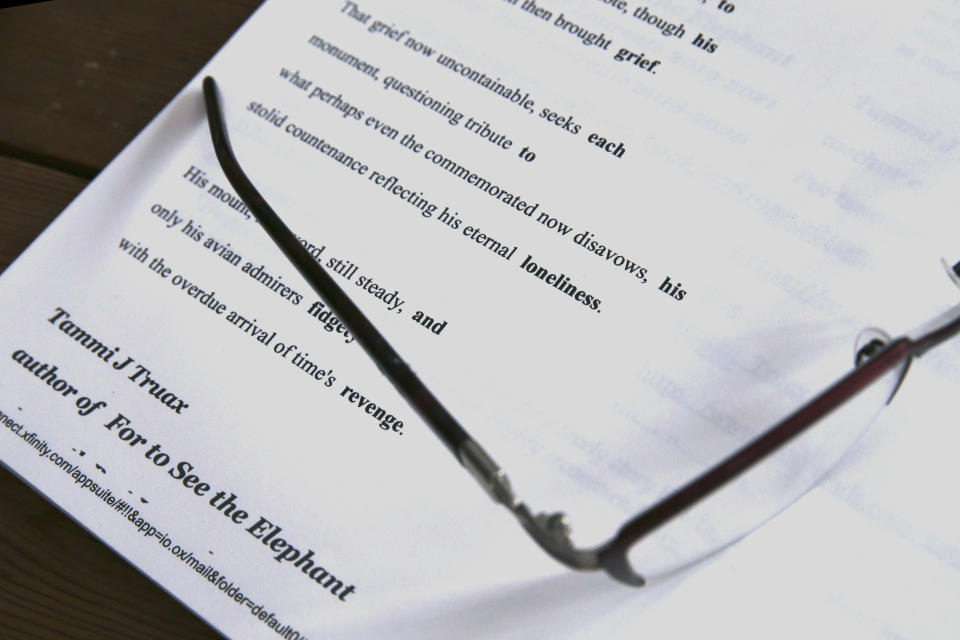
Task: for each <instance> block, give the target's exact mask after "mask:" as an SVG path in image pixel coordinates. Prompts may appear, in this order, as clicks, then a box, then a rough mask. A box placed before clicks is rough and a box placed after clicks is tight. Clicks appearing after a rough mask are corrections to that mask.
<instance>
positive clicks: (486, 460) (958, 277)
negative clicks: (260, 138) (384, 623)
mask: <svg viewBox="0 0 960 640" xmlns="http://www.w3.org/2000/svg"><path fill="white" fill-rule="evenodd" d="M203 94H204V100H205V104H206V111H207V119H208V122H209V125H210V135H211V138H212V139H213V146H214V149H215V151H216V156H217V160H218V161H219V163H220V166H221V167H222V169H223V172H224V174H225V175H226V176H227V178H228V180H229V181H230V184H231V185H233V188H234V189H235V190H236V191H237V194H238V195H239V196H240V197H241V198H242V199H243V201H244V202H245V203H246V204H247V206H248V207H249V208H250V211H251V212H253V214H254V215H255V216H256V218H257V220H258V221H259V222H260V225H261V226H262V227H263V228H264V229H265V230H266V231H267V233H268V234H269V235H270V237H271V238H272V239H273V241H274V242H275V243H276V244H277V246H278V247H279V248H280V249H281V250H282V251H283V253H284V255H285V256H286V257H287V258H288V259H289V260H290V262H292V263H293V265H294V266H295V267H296V268H297V270H298V271H299V272H300V274H301V275H302V276H303V277H304V278H305V279H306V281H307V282H308V283H309V284H310V285H311V286H312V287H313V289H314V290H315V291H316V292H317V294H318V295H319V296H320V297H321V298H322V299H323V300H324V302H326V303H327V304H328V305H329V306H330V308H331V309H333V311H334V312H335V313H336V315H337V316H339V318H340V319H341V320H342V321H343V322H344V324H345V325H346V326H347V327H348V328H349V329H350V331H351V332H352V333H353V335H354V336H355V337H356V340H357V342H359V343H360V344H361V345H362V346H363V348H364V350H365V351H366V352H367V354H368V355H369V356H370V357H371V358H372V359H373V361H374V362H375V363H376V364H377V367H378V368H379V369H380V371H381V372H382V373H383V374H384V375H385V376H386V377H387V378H388V379H389V380H390V382H392V383H393V385H394V386H395V387H396V389H397V390H398V391H399V392H400V394H401V395H402V396H403V397H404V398H405V399H406V401H407V402H408V403H409V404H410V406H411V407H413V409H414V410H415V411H416V412H417V413H418V414H419V415H420V417H421V418H423V420H424V421H425V422H426V423H427V425H428V426H429V427H430V428H431V429H432V430H433V432H434V433H435V434H436V436H437V437H438V438H440V440H441V441H442V442H443V443H444V444H445V445H446V446H447V448H448V449H450V451H451V453H453V455H454V456H455V457H456V458H457V460H459V462H460V464H461V465H462V466H463V467H465V468H466V469H467V470H468V471H469V472H470V473H471V474H472V475H473V477H474V478H475V479H476V480H477V482H478V483H479V484H480V485H481V486H482V487H483V488H484V489H485V490H486V491H487V493H488V494H489V495H490V497H491V498H493V500H494V501H495V502H497V503H499V504H501V505H503V506H504V507H506V508H507V509H508V510H509V511H510V512H511V513H513V515H514V516H515V517H516V518H517V520H518V521H519V522H520V524H521V525H522V526H523V528H524V529H525V530H526V531H527V533H528V534H530V536H531V537H532V538H533V539H534V540H535V541H536V542H537V544H539V545H540V547H542V548H543V550H544V551H546V552H547V553H548V554H549V555H550V556H552V557H553V558H555V559H556V560H558V561H559V562H561V563H562V564H564V565H566V566H567V567H570V568H572V569H579V570H597V569H603V570H605V571H606V572H607V573H608V574H609V575H610V576H612V577H613V578H615V579H616V580H618V581H620V582H623V583H626V584H629V585H635V586H641V585H643V584H644V583H645V578H644V575H650V573H649V572H648V571H647V570H646V569H645V568H644V567H645V566H648V563H650V562H651V559H650V558H648V557H647V556H645V552H644V551H643V548H644V546H645V544H644V543H645V542H646V541H647V540H648V539H649V538H651V537H652V536H654V535H655V534H658V533H659V532H660V531H661V530H670V532H671V537H670V538H669V541H667V542H666V543H661V546H660V547H658V548H657V551H656V552H655V553H657V554H661V553H663V554H666V555H669V556H670V557H671V558H672V559H674V560H673V562H674V564H673V565H672V566H673V567H674V568H677V567H679V566H682V565H684V564H689V563H690V562H692V561H695V560H696V559H698V558H700V557H703V556H705V555H708V554H709V553H712V552H714V551H716V550H717V549H719V548H722V547H724V546H726V545H728V544H730V543H732V542H734V541H735V540H737V539H739V538H740V537H742V536H743V535H745V534H746V533H748V532H749V531H751V530H752V529H754V528H755V527H756V526H758V525H760V524H762V523H763V522H764V521H766V520H767V519H769V518H770V517H772V516H773V515H775V514H776V513H777V512H779V511H780V510H782V509H783V508H784V507H786V506H787V505H788V504H790V503H791V502H792V501H793V500H795V499H796V498H798V497H799V496H800V495H802V494H803V493H804V492H805V491H807V490H808V489H809V488H810V487H811V486H813V485H814V484H815V483H816V482H817V481H818V480H819V479H820V477H821V476H822V475H823V473H825V472H826V471H827V469H828V468H829V467H830V466H831V465H832V463H833V462H834V461H836V459H838V458H839V457H840V455H842V453H843V452H844V451H845V450H846V449H847V448H848V447H849V445H850V444H852V442H853V441H854V440H855V439H856V437H857V436H858V435H859V434H860V433H862V432H863V431H864V430H865V429H866V428H867V427H868V426H869V425H870V424H871V423H872V421H873V419H874V418H875V417H876V415H877V414H878V413H879V412H880V411H881V410H882V409H883V407H884V406H886V405H887V404H889V402H890V401H891V400H892V399H893V397H894V395H895V394H896V392H897V389H898V388H899V387H900V384H901V383H902V381H903V379H904V377H905V376H906V374H907V370H908V368H909V365H910V362H911V360H912V359H913V358H915V357H918V356H920V355H922V354H924V353H925V352H926V351H928V350H929V349H931V348H933V347H935V346H937V345H939V344H941V343H942V342H944V341H946V340H948V339H949V338H951V337H953V336H955V335H957V334H958V333H960V305H957V306H954V307H953V308H951V309H949V310H948V311H946V312H944V313H942V314H941V315H939V316H937V317H935V318H934V319H932V320H931V321H929V322H927V323H926V324H924V325H922V326H921V327H919V328H918V329H917V330H915V331H912V332H910V333H908V334H906V335H904V336H902V337H899V338H896V339H891V338H890V337H889V336H887V335H886V334H885V333H883V332H882V331H879V330H876V329H870V330H866V331H864V332H862V333H861V334H860V336H859V338H858V339H857V343H856V345H855V347H854V368H853V369H852V370H851V371H850V372H849V373H847V374H846V375H845V376H844V377H842V378H840V379H839V380H838V381H837V382H835V383H834V384H833V385H831V386H830V387H828V388H827V389H825V390H824V391H822V392H821V393H820V394H819V395H817V396H816V397H814V398H813V399H812V400H810V401H808V402H807V403H806V404H804V405H802V406H801V407H800V408H799V409H797V410H796V411H794V412H793V413H791V414H790V415H788V416H787V417H786V418H784V419H782V420H781V421H780V422H778V423H776V424H775V425H773V426H772V427H770V428H768V429H767V430H765V431H763V432H761V433H760V434H759V435H758V436H756V437H755V438H753V439H752V440H750V441H749V442H747V443H746V444H745V445H743V446H742V447H741V448H740V449H738V450H737V451H735V452H734V453H732V454H730V455H728V456H727V457H726V458H723V459H721V460H720V462H718V463H716V464H714V466H712V467H710V468H708V469H707V470H706V471H704V472H703V473H701V474H700V475H699V476H696V477H694V478H693V479H692V480H690V481H688V482H687V483H686V484H684V485H682V486H680V488H678V489H677V490H675V491H674V492H672V493H670V494H667V495H666V497H664V498H662V499H661V500H659V501H658V502H656V503H655V504H653V506H651V507H649V508H647V509H646V510H645V511H642V512H641V513H639V514H638V515H636V516H634V517H633V518H631V519H630V520H628V521H627V522H626V523H625V524H623V525H622V526H621V527H620V529H619V531H617V533H616V534H615V535H614V536H613V537H612V538H611V539H610V540H608V541H607V542H605V543H603V544H601V545H599V546H597V547H594V548H586V549H581V548H577V547H576V546H575V545H574V543H573V541H572V540H571V537H570V533H571V530H570V527H569V525H568V524H567V521H566V516H565V515H564V514H563V513H549V514H548V513H534V512H533V511H532V510H531V509H530V508H529V507H528V506H527V505H526V504H525V503H523V502H521V501H520V499H519V498H518V497H517V496H516V494H514V492H513V489H512V488H511V486H510V481H509V479H508V478H507V475H506V473H505V472H504V471H503V469H501V468H500V467H499V465H497V463H496V462H494V460H493V458H491V457H490V455H489V454H487V452H486V451H485V450H484V449H483V448H482V447H481V446H480V445H479V444H478V443H477V441H476V440H475V439H474V438H473V437H472V436H471V435H470V434H469V433H467V431H466V430H465V429H464V428H463V427H462V426H461V425H460V423H459V422H457V420H456V419H455V418H454V417H453V416H452V415H451V414H450V413H449V412H448V411H447V410H446V409H445V408H444V407H443V405H442V404H440V402H439V400H437V398H436V397H435V396H434V395H433V393H432V392H431V391H430V390H429V389H427V387H426V386H425V385H424V384H423V382H421V381H420V379H419V378H418V377H417V375H416V374H415V373H414V372H413V371H412V369H411V368H410V367H409V366H408V365H407V364H406V363H405V362H404V361H403V360H402V359H401V358H400V356H399V355H398V354H397V352H396V351H395V350H394V349H393V347H391V346H390V344H389V343H388V342H387V341H386V339H385V338H384V337H383V335H382V334H381V333H380V332H379V331H378V330H377V329H376V328H375V327H374V326H373V324H372V323H371V322H370V321H369V320H368V319H367V317H366V316H364V314H363V313H362V312H361V311H360V309H359V308H358V307H357V306H356V305H355V304H354V303H353V302H352V301H351V300H350V298H349V297H348V296H347V294H346V293H344V291H343V290H342V289H341V288H340V286H339V285H337V283H336V282H334V280H333V278H332V277H331V276H330V275H328V274H327V273H326V272H325V271H324V270H323V268H322V267H321V266H320V265H319V264H318V262H317V261H316V260H314V258H313V257H312V256H311V255H310V254H309V253H307V251H306V249H304V247H303V246H302V245H301V244H300V243H299V242H298V241H297V239H296V237H295V236H294V235H293V233H291V231H290V229H288V228H287V226H286V225H285V224H284V223H283V221H282V220H281V219H280V218H279V217H278V216H277V214H276V213H275V212H274V211H273V209H272V208H271V207H270V205H269V204H267V201H266V200H265V199H264V198H263V196H261V195H260V193H259V192H258V191H257V190H256V188H254V186H253V184H252V183H251V182H250V180H249V179H248V178H247V176H246V174H244V172H243V170H242V169H241V168H240V165H239V163H238V162H237V159H236V157H235V155H234V153H233V149H232V148H231V146H230V141H229V138H228V136H227V130H226V127H225V124H224V121H223V117H222V114H221V110H220V100H219V95H218V91H217V85H216V82H215V81H214V79H213V78H211V77H206V78H204V80H203ZM943 264H944V267H946V269H947V273H948V275H949V277H950V278H951V280H952V281H953V282H954V284H956V285H957V286H958V287H960V263H957V264H956V265H954V266H953V267H952V268H951V267H949V266H948V265H947V263H945V262H944V263H943ZM814 426H816V427H817V429H813V428H812V427H814ZM813 432H816V433H818V434H819V435H818V437H821V438H823V439H824V442H825V449H824V451H825V453H823V455H820V454H818V455H816V456H813V457H812V459H810V460H809V461H808V462H809V464H807V467H808V468H812V469H813V471H811V472H807V473H797V472H796V471H795V469H790V468H779V467H778V466H777V464H776V459H777V457H778V456H780V455H785V454H784V451H786V450H788V449H789V447H790V446H792V445H794V444H795V441H796V440H797V436H799V435H801V434H807V438H811V437H812V435H810V434H811V433H813ZM800 440H805V439H800ZM737 484H741V485H742V486H743V487H746V495H748V496H752V498H751V499H747V500H744V499H743V498H742V496H738V498H737V499H736V500H735V501H733V502H731V500H730V499H729V494H728V489H729V488H730V487H731V486H733V485H737ZM698 512H700V513H698ZM711 518H713V520H711ZM659 560H660V558H654V561H659ZM654 563H657V562H654Z"/></svg>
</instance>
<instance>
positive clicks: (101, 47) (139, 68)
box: [0, 0, 260, 639]
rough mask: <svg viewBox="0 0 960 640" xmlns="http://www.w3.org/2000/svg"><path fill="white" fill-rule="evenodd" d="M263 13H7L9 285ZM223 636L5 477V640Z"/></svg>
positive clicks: (4, 92) (1, 221)
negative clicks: (41, 240)
mask: <svg viewBox="0 0 960 640" xmlns="http://www.w3.org/2000/svg"><path fill="white" fill-rule="evenodd" d="M259 4H260V2H259V0H203V1H201V0H161V1H158V0H151V1H146V0H123V2H118V1H116V0H113V1H108V0H56V1H53V2H42V3H35V4H30V5H24V6H19V7H13V8H8V9H3V10H0V80H2V82H0V271H2V270H4V269H6V267H7V266H8V265H9V264H10V262H11V261H12V260H13V259H14V258H15V257H16V256H17V255H18V254H19V253H20V252H21V251H23V250H24V249H25V248H26V247H27V246H29V244H30V242H32V241H33V239H34V238H35V237H36V236H37V235H38V234H39V233H40V232H41V231H42V230H43V229H44V228H45V227H46V226H47V225H48V224H49V223H50V222H51V221H52V220H53V219H54V218H55V217H56V215H57V214H58V213H59V212H60V211H61V210H62V209H63V208H64V207H65V206H66V205H67V204H68V203H69V202H70V201H71V200H72V199H73V198H74V197H76V195H77V194H78V193H79V192H80V191H81V190H82V189H83V187H84V186H85V185H86V184H87V183H88V182H89V181H90V180H91V179H92V178H93V177H95V176H96V174H97V173H98V172H99V171H100V170H101V169H102V168H103V167H104V166H106V164H107V163H108V162H109V161H110V160H111V159H112V158H113V156H115V155H116V154H117V153H118V152H119V151H120V150H121V149H122V148H123V147H124V145H126V144H127V142H129V141H130V140H131V139H132V138H133V136H134V135H135V134H136V133H137V132H138V131H140V129H142V128H143V127H144V126H145V125H146V124H147V123H148V122H149V121H150V119H151V118H153V116H154V115H156V113H157V112H158V111H159V110H160V109H161V108H162V107H163V106H164V105H165V104H166V103H167V102H168V101H169V100H170V99H171V98H172V97H173V96H174V95H175V94H176V92H177V91H179V89H180V88H181V87H182V86H183V85H184V84H186V82H187V81H188V80H189V79H190V78H191V77H192V76H193V75H194V74H195V73H196V72H197V71H198V70H199V69H200V67H201V66H202V65H203V64H204V62H206V60H207V59H208V58H209V57H210V56H212V55H213V54H214V53H215V52H216V51H217V49H218V48H220V47H221V46H222V45H223V44H224V43H225V42H226V40H227V39H228V38H229V37H230V34H231V33H233V32H234V31H235V30H236V29H237V28H239V26H240V25H241V24H242V23H243V21H244V20H245V19H246V18H247V17H248V16H249V15H250V14H251V13H252V12H253V10H254V9H255V8H256V7H257V6H258V5H259ZM218 637H220V635H219V634H218V633H216V632H215V631H214V630H213V629H211V628H210V627H209V626H207V625H206V624H205V623H204V622H203V621H201V620H200V619H198V618H197V617H196V616H194V615H193V614H192V613H191V612H190V611H188V610H187V609H186V608H185V607H183V606H182V605H181V604H179V603H178V602H177V601H176V600H174V599H173V598H171V597H170V596H169V595H168V594H166V593H165V592H164V591H163V590H161V589H160V588H159V587H157V586H156V585H155V584H154V583H153V582H151V581H150V580H149V579H147V578H146V577H144V576H143V575H142V574H141V573H140V572H139V571H138V570H136V569H134V568H133V567H132V566H130V565H129V564H128V563H126V562H125V561H124V560H122V559H121V558H120V557H119V556H117V555H116V554H115V553H113V551H111V550H110V549H108V548H107V547H106V546H105V545H103V544H102V543H101V542H99V541H98V540H96V539H95V538H93V537H92V536H91V535H90V534H88V533H87V532H86V531H85V530H84V529H83V528H81V527H80V526H78V525H77V524H76V523H74V522H73V521H72V520H71V519H70V518H69V517H68V516H66V515H65V514H63V513H62V512H60V511H59V510H58V509H57V508H56V507H54V506H52V505H51V504H50V503H49V502H47V501H46V500H45V499H44V498H43V497H41V496H40V495H39V494H37V493H36V492H34V491H33V490H32V489H30V488H29V487H28V486H27V485H25V484H24V483H23V482H21V481H20V480H19V479H18V478H17V477H15V476H13V475H12V474H10V473H9V472H8V471H6V470H5V469H3V468H0V638H3V639H7V638H10V639H20V638H91V639H93V638H96V639H101V638H103V639H112V638H218Z"/></svg>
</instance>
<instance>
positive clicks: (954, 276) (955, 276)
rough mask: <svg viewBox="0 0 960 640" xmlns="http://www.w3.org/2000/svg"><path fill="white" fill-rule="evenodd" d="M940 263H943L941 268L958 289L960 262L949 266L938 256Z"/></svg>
mask: <svg viewBox="0 0 960 640" xmlns="http://www.w3.org/2000/svg"><path fill="white" fill-rule="evenodd" d="M940 264H942V265H943V268H944V270H945V271H946V272H947V277H948V278H950V281H951V282H953V284H955V285H957V288H958V289H960V262H958V263H957V264H955V265H953V266H952V267H951V266H950V263H948V262H947V261H946V260H944V259H943V258H940Z"/></svg>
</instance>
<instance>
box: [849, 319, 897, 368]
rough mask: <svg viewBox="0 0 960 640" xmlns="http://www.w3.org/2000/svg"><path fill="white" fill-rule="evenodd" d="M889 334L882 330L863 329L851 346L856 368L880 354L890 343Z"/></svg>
mask: <svg viewBox="0 0 960 640" xmlns="http://www.w3.org/2000/svg"><path fill="white" fill-rule="evenodd" d="M890 340H891V338H890V334H888V333H887V332H886V331H883V330H882V329H877V328H870V329H864V330H863V331H861V332H860V335H858V336H857V341H856V342H855V343H854V345H853V364H854V365H855V366H857V367H859V366H860V365H862V364H863V363H864V362H866V361H867V360H869V359H870V358H872V357H873V356H875V355H877V354H878V353H880V351H882V350H883V348H884V347H885V346H887V345H888V344H889V343H890Z"/></svg>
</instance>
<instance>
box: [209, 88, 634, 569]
mask: <svg viewBox="0 0 960 640" xmlns="http://www.w3.org/2000/svg"><path fill="white" fill-rule="evenodd" d="M203 97H204V103H205V105H206V111H207V120H208V123H209V125H210V137H211V138H212V140H213V148H214V150H215V152H216V155H217V160H218V162H219V163H220V166H221V168H222V169H223V172H224V174H225V175H226V176H227V180H229V181H230V184H231V185H232V186H233V188H234V189H235V190H236V192H237V195H239V196H240V197H241V198H242V199H243V201H244V202H245V203H246V205H247V206H248V207H249V208H250V211H252V212H253V214H254V216H255V217H256V219H257V221H258V222H259V223H260V225H261V226H262V227H263V228H264V230H265V231H266V232H267V234H268V235H269V236H270V237H271V239H273V241H274V242H275V243H276V245H277V246H278V247H279V248H280V250H281V251H282V252H283V254H284V255H285V256H286V257H287V259H288V260H289V261H290V262H292V263H293V265H294V266H295V267H296V268H297V270H298V271H299V272H300V274H301V275H302V276H303V277H304V279H305V280H306V281H307V282H308V283H309V284H310V286H311V287H313V289H314V290H315V291H316V292H317V294H318V295H319V296H320V297H321V298H323V300H324V301H325V302H326V303H327V304H328V305H329V306H330V308H331V309H333V310H334V312H335V313H336V314H337V316H338V317H339V318H340V320H342V321H343V323H344V324H345V325H346V326H347V328H349V329H350V331H351V333H353V335H354V336H355V337H356V340H357V342H359V343H360V345H361V346H362V347H363V349H364V350H365V351H366V352H367V355H369V356H370V358H371V359H373V361H374V363H376V365H377V367H378V368H379V369H380V371H381V373H383V375H384V376H386V377H387V379H388V380H390V382H391V383H393V385H394V387H396V389H397V391H399V392H400V395H402V396H403V397H404V399H406V400H407V402H408V403H410V406H412V407H413V408H414V409H415V410H416V412H417V413H418V414H419V415H420V417H421V418H423V420H424V422H426V423H427V425H428V426H429V427H430V429H431V430H432V431H433V432H434V433H435V434H436V435H437V437H438V438H440V440H441V441H442V442H443V443H444V444H445V445H446V446H447V448H448V449H449V450H450V452H451V453H453V455H454V457H456V458H457V460H458V461H459V462H460V464H461V465H463V466H464V467H465V468H466V469H467V470H468V471H469V472H470V473H471V475H473V477H474V478H475V479H476V480H477V482H478V483H479V484H480V485H481V486H482V487H483V488H484V490H486V492H487V494H488V495H489V496H490V497H491V498H492V499H493V500H494V501H495V502H498V503H500V504H502V505H503V506H505V507H507V509H509V510H510V511H511V512H512V513H513V514H514V516H515V517H516V518H517V519H518V520H519V521H520V524H521V525H522V526H523V528H524V529H525V530H526V531H527V533H529V534H530V536H531V537H532V538H533V539H534V540H535V541H536V542H537V543H538V544H539V545H540V546H541V547H542V548H543V549H544V551H546V552H547V553H548V554H550V555H551V556H552V557H554V558H555V559H556V560H558V561H560V562H562V563H563V564H565V565H567V566H568V567H571V568H574V569H599V568H600V563H599V559H598V557H597V553H596V551H595V550H579V549H576V548H575V547H574V546H573V544H572V542H571V541H570V537H569V527H567V525H566V522H565V517H564V516H563V514H551V515H546V514H537V515H534V514H533V513H532V512H531V511H530V509H529V508H528V507H527V506H526V505H525V504H524V503H522V502H520V500H519V499H518V498H517V497H516V495H515V494H514V493H513V489H512V488H511V486H510V480H509V479H508V478H507V475H506V473H505V472H504V471H503V469H501V468H500V466H499V465H498V464H497V463H496V462H495V461H494V460H493V459H492V458H491V457H490V456H489V455H488V454H487V452H486V451H485V450H484V449H483V448H482V447H481V446H480V445H479V444H478V443H477V442H476V441H475V440H474V439H473V438H472V437H471V436H470V434H469V433H467V431H466V430H465V429H464V428H463V427H462V426H461V425H460V423H459V422H457V420H456V419H455V418H454V417H453V416H452V415H451V414H450V412H449V411H447V409H446V408H445V407H444V406H443V405H442V404H440V401H439V400H438V399H437V398H436V396H434V395H433V393H432V392H431V391H430V390H429V389H428V388H427V387H426V385H424V384H423V382H422V381H421V380H420V378H419V377H418V376H417V375H416V374H415V373H414V372H413V370H412V369H411V368H410V367H409V365H407V364H406V363H405V362H404V361H403V359H401V358H400V356H399V354H398V353H397V352H396V350H394V348H393V347H392V346H391V345H390V343H388V342H387V340H386V338H384V337H383V335H382V334H381V333H380V332H379V331H378V330H377V329H376V327H374V326H373V323H371V322H370V321H369V320H368V319H367V317H366V316H365V315H364V314H363V312H362V311H360V309H359V308H358V307H357V306H356V305H355V304H354V303H353V301H352V300H351V299H350V298H349V296H347V294H346V293H344V291H343V290H342V289H341V288H340V286H339V285H338V284H337V283H336V282H334V280H333V278H331V277H330V275H328V274H327V272H326V271H324V270H323V268H322V267H321V266H320V265H319V264H318V263H317V261H316V260H314V258H313V256H311V255H310V254H309V253H307V250H306V249H305V248H304V247H303V246H302V245H301V244H300V243H299V242H298V241H297V239H296V237H295V236H294V235H293V233H292V232H291V231H290V229H289V228H288V227H287V225H286V224H284V222H283V221H282V220H281V219H280V217H279V216H278V215H277V214H276V212H275V211H274V210H273V208H272V207H271V206H270V205H269V204H268V203H267V201H266V199H264V197H263V196H261V195H260V192H259V191H257V189H256V187H254V186H253V183H252V182H250V179H249V178H247V176H246V174H245V173H244V171H243V169H241V168H240V163H239V162H237V159H236V156H235V155H234V153H233V148H232V147H231V145H230V139H229V137H228V135H227V129H226V126H225V124H224V121H223V115H222V113H221V110H220V99H219V95H218V91H217V83H216V81H214V79H213V78H212V77H210V76H207V77H205V78H204V79H203ZM632 584H643V581H642V579H640V582H636V581H633V582H632Z"/></svg>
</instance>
